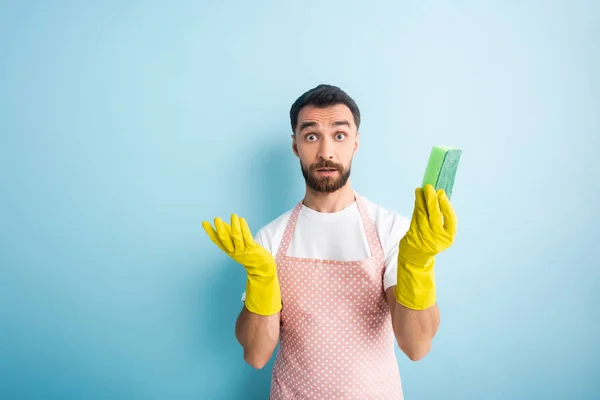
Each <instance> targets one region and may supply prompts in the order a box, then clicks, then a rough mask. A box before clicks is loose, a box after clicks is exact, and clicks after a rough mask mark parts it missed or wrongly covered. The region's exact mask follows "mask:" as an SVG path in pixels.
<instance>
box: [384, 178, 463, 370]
mask: <svg viewBox="0 0 600 400" xmlns="http://www.w3.org/2000/svg"><path fill="white" fill-rule="evenodd" d="M455 234H456V215H455V213H454V210H453V208H452V205H451V204H450V201H449V200H448V197H447V196H446V194H445V193H444V191H443V190H439V191H438V192H437V193H436V191H435V190H434V189H433V187H432V186H431V185H427V186H426V187H425V189H421V188H417V190H416V191H415V208H414V211H413V217H412V220H411V223H410V227H409V229H408V232H407V233H406V235H404V237H403V238H402V239H401V240H400V243H399V245H398V257H397V258H398V269H397V282H396V285H395V286H391V287H390V288H388V289H387V290H386V295H387V299H388V304H389V305H390V311H391V313H392V314H391V315H392V324H393V326H394V334H395V336H396V341H397V342H398V346H399V347H400V349H401V350H402V351H403V352H404V353H405V354H406V355H407V356H408V357H409V358H410V359H411V360H413V361H417V360H420V359H421V358H423V357H425V355H427V353H429V351H430V349H431V342H432V340H433V337H434V336H435V334H436V333H437V330H438V327H439V323H440V313H439V309H438V306H437V301H436V285H435V277H434V275H435V272H434V266H435V258H436V256H437V255H438V254H439V253H441V252H442V251H444V250H446V249H447V248H449V247H450V246H451V245H452V243H453V241H454V236H455Z"/></svg>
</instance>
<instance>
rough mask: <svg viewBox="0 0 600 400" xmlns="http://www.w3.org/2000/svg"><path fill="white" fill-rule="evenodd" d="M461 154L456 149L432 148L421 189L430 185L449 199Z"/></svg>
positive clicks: (445, 147)
mask: <svg viewBox="0 0 600 400" xmlns="http://www.w3.org/2000/svg"><path fill="white" fill-rule="evenodd" d="M461 154H462V150H460V149H458V148H456V147H450V146H433V148H432V149H431V154H430V155H429V162H428V163H427V168H426V169H425V176H424V177H423V185H422V187H425V185H427V184H430V185H432V186H433V187H434V188H435V190H438V189H442V190H444V192H446V195H447V196H448V198H449V199H450V198H451V197H452V189H453V187H454V179H455V177H456V170H457V168H458V162H459V161H460V156H461Z"/></svg>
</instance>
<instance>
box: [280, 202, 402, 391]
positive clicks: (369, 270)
mask: <svg viewBox="0 0 600 400" xmlns="http://www.w3.org/2000/svg"><path fill="white" fill-rule="evenodd" d="M356 200H357V205H358V209H359V211H360V214H361V217H362V221H363V226H364V227H365V232H366V236H367V238H368V242H369V248H370V250H371V255H372V256H371V258H367V259H365V260H362V261H348V262H343V261H335V260H318V259H311V258H297V257H289V256H287V255H286V254H287V251H288V248H289V246H290V242H291V239H292V237H293V235H294V230H295V227H296V221H297V220H298V214H299V212H300V210H301V209H302V202H300V203H298V205H297V206H296V207H295V208H294V210H293V211H292V215H291V217H290V219H289V221H288V224H287V226H286V229H285V232H284V235H283V239H282V242H281V245H280V246H279V250H278V251H277V255H276V260H277V269H278V276H279V281H280V286H281V297H282V302H283V309H282V310H281V333H280V344H279V351H278V353H277V356H276V358H275V363H274V366H273V373H272V381H271V395H270V397H269V398H270V399H271V400H280V399H311V400H312V399H318V400H321V399H361V400H368V399H386V400H392V399H396V400H401V399H403V393H402V385H401V381H400V372H399V369H398V363H397V360H396V355H395V353H394V349H395V345H396V339H395V337H394V332H393V328H392V319H391V315H390V309H389V306H388V303H387V300H386V296H385V292H384V290H383V272H384V253H383V249H382V247H381V243H380V242H379V239H378V236H377V232H376V230H375V224H374V222H373V220H372V218H371V217H370V216H369V214H368V212H367V211H366V210H365V208H364V205H363V204H362V202H361V200H360V196H359V195H358V194H356Z"/></svg>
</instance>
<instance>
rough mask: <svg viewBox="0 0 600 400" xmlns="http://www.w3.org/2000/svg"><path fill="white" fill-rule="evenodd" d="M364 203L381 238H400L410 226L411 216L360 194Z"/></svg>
mask: <svg viewBox="0 0 600 400" xmlns="http://www.w3.org/2000/svg"><path fill="white" fill-rule="evenodd" d="M360 197H361V200H362V203H363V204H364V206H365V208H366V209H367V210H368V212H369V215H370V216H371V218H373V221H374V222H375V227H376V229H377V232H378V233H379V235H380V239H381V240H386V239H388V238H389V239H391V240H393V241H395V240H398V241H399V240H400V239H401V238H402V236H404V235H405V234H406V232H407V231H408V228H409V226H410V218H408V217H407V216H405V215H403V214H400V213H399V212H397V211H395V210H393V209H391V208H387V207H385V206H383V205H381V204H378V203H375V202H373V201H371V200H369V199H368V198H366V197H364V196H360Z"/></svg>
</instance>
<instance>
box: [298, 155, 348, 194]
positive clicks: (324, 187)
mask: <svg viewBox="0 0 600 400" xmlns="http://www.w3.org/2000/svg"><path fill="white" fill-rule="evenodd" d="M351 167H352V161H351V162H350V164H349V165H348V169H344V166H343V165H341V164H336V163H333V162H331V161H321V162H318V163H316V164H312V165H311V166H310V167H305V166H304V165H303V164H302V161H300V169H301V170H302V175H303V176H304V181H305V182H306V185H307V186H308V187H309V188H311V189H312V190H314V191H315V192H319V193H333V192H335V191H337V190H339V189H341V188H342V187H344V185H345V184H346V182H348V179H349V178H350V170H351ZM321 168H335V169H336V170H337V171H338V174H337V176H318V175H316V173H315V172H316V170H317V169H321Z"/></svg>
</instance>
